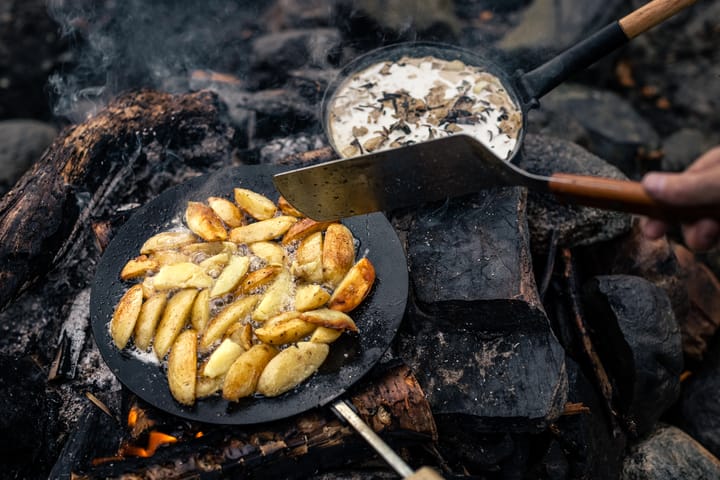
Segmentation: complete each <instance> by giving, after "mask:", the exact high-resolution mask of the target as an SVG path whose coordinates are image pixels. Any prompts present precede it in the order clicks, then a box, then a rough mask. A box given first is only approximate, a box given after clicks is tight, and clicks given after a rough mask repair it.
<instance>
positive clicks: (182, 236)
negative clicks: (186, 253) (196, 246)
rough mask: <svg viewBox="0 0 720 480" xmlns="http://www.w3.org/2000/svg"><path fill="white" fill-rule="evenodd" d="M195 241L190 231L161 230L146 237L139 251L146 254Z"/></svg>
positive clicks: (174, 248)
mask: <svg viewBox="0 0 720 480" xmlns="http://www.w3.org/2000/svg"><path fill="white" fill-rule="evenodd" d="M196 241H197V237H196V236H195V235H194V234H193V233H192V232H162V233H158V234H157V235H153V236H152V237H150V238H148V239H147V240H146V241H145V243H144V244H143V245H142V247H140V253H142V254H148V253H153V252H157V251H159V250H177V249H178V248H180V247H182V246H184V245H189V244H191V243H194V242H196Z"/></svg>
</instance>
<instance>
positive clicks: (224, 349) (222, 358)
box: [203, 338, 245, 378]
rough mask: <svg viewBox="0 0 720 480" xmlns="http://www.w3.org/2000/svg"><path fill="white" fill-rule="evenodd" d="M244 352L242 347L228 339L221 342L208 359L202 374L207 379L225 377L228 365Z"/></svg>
mask: <svg viewBox="0 0 720 480" xmlns="http://www.w3.org/2000/svg"><path fill="white" fill-rule="evenodd" d="M244 351H245V349H244V348H243V347H241V346H240V345H238V344H237V343H235V342H233V341H232V340H230V339H229V338H226V339H225V340H223V341H222V343H221V344H220V346H219V347H217V348H216V349H215V351H214V352H213V353H212V354H211V355H210V357H208V359H207V362H206V363H205V368H204V370H203V374H204V375H206V376H208V377H213V378H214V377H219V376H221V375H225V372H227V371H228V370H229V369H230V365H232V364H233V362H235V360H236V359H237V358H238V357H239V356H240V355H241V354H242V353H243V352H244Z"/></svg>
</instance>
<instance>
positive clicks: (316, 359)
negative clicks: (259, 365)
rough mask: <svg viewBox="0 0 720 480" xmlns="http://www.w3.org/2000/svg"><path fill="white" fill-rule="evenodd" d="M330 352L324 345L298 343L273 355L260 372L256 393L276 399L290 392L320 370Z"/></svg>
mask: <svg viewBox="0 0 720 480" xmlns="http://www.w3.org/2000/svg"><path fill="white" fill-rule="evenodd" d="M329 352H330V347H328V345H327V344H325V343H313V342H298V343H297V344H296V345H291V346H289V347H287V348H286V349H284V350H282V351H281V352H280V353H278V354H277V355H275V356H274V357H273V358H272V360H270V362H269V363H268V364H267V366H266V367H265V369H264V370H263V371H262V374H261V375H260V378H259V379H258V383H257V392H258V393H260V394H262V395H265V396H266V397H277V396H278V395H281V394H283V393H285V392H287V391H288V390H292V389H293V388H295V387H296V386H297V385H298V384H300V383H301V382H302V381H304V380H306V379H307V378H308V377H310V376H311V375H312V374H313V373H315V372H316V371H317V369H318V368H320V365H322V363H323V362H324V361H325V359H326V358H327V356H328V353H329Z"/></svg>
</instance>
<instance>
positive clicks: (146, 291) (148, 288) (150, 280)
mask: <svg viewBox="0 0 720 480" xmlns="http://www.w3.org/2000/svg"><path fill="white" fill-rule="evenodd" d="M154 278H155V277H145V278H144V279H143V281H142V283H141V284H140V285H142V291H143V298H150V297H152V296H153V295H155V293H157V292H156V291H155V285H154V283H155V282H154Z"/></svg>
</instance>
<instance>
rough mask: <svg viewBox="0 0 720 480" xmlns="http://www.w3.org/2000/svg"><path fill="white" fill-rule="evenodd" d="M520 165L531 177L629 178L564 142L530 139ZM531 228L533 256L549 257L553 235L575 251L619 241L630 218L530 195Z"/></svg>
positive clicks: (591, 155)
mask: <svg viewBox="0 0 720 480" xmlns="http://www.w3.org/2000/svg"><path fill="white" fill-rule="evenodd" d="M518 165H519V166H520V167H521V168H523V169H525V170H527V171H529V172H532V173H537V174H540V175H549V174H551V173H553V172H566V173H578V174H583V175H596V176H600V177H610V178H621V179H622V178H626V177H625V176H624V175H623V174H622V173H621V172H620V171H619V170H618V169H617V168H615V167H613V166H612V165H610V164H608V163H607V162H605V161H603V160H602V159H600V158H598V157H596V156H595V155H593V154H591V153H589V152H588V151H587V150H585V149H583V148H582V147H580V146H578V145H576V144H574V143H570V142H567V141H564V140H560V139H557V138H552V137H544V136H539V135H527V136H526V137H525V145H524V146H523V154H522V156H521V158H520V159H519V163H518ZM528 224H529V226H530V235H531V238H532V248H533V252H537V253H540V254H547V251H548V248H549V245H550V239H551V238H552V235H553V232H557V234H558V242H559V244H560V245H561V246H567V247H576V246H582V245H591V244H593V243H597V242H601V241H605V240H610V239H612V238H616V237H618V236H620V235H622V234H624V233H626V232H628V231H629V230H630V228H631V217H630V215H627V214H624V213H618V212H611V211H607V210H599V209H597V208H588V207H579V206H576V205H566V204H561V203H559V202H558V201H557V200H556V199H555V197H553V196H551V195H548V194H544V193H539V192H530V193H529V195H528Z"/></svg>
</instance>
